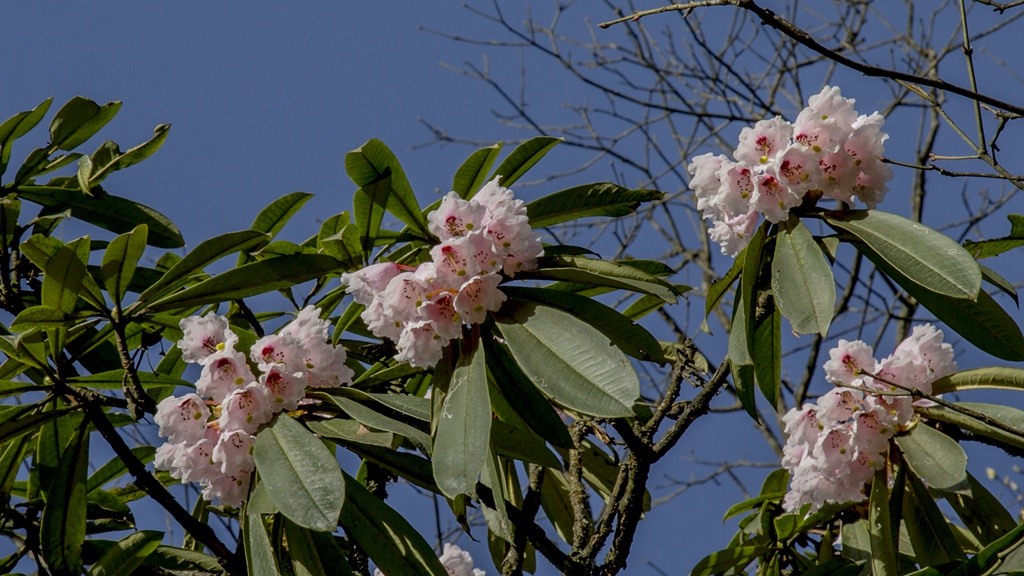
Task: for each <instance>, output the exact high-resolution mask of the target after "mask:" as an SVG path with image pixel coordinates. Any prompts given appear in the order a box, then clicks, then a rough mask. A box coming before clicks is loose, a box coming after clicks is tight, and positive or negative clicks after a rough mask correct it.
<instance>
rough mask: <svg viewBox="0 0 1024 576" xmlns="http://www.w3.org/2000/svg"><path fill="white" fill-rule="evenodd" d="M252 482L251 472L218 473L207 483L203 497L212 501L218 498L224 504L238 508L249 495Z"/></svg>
mask: <svg viewBox="0 0 1024 576" xmlns="http://www.w3.org/2000/svg"><path fill="white" fill-rule="evenodd" d="M250 482H252V473H251V472H241V473H238V474H230V475H229V474H221V475H218V476H216V477H214V478H212V479H211V480H210V482H209V483H208V484H205V487H204V488H203V498H206V499H207V500H210V501H212V500H213V499H214V498H216V499H218V500H220V503H221V504H223V505H224V506H233V507H235V508H237V507H239V506H241V505H242V502H244V501H245V499H246V497H248V495H249V483H250Z"/></svg>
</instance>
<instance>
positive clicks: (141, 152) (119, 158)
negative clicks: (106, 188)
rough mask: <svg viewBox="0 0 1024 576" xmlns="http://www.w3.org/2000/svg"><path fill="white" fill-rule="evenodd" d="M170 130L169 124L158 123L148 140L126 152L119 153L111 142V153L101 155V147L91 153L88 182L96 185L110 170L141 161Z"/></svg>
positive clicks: (153, 150) (162, 141) (150, 153)
mask: <svg viewBox="0 0 1024 576" xmlns="http://www.w3.org/2000/svg"><path fill="white" fill-rule="evenodd" d="M170 130H171V125H170V124H160V125H158V126H157V127H156V128H154V129H153V137H152V138H150V139H149V140H148V141H146V142H143V143H142V144H139V145H138V146H135V147H134V148H130V149H129V150H128V151H127V152H124V153H121V151H120V149H118V147H117V144H114V143H113V142H109V144H112V145H113V146H112V150H111V151H112V152H113V153H112V154H108V155H104V156H102V157H101V151H103V150H104V148H103V147H101V148H100V149H99V150H97V151H96V152H95V153H93V155H92V165H93V169H92V174H91V176H90V177H89V184H90V185H96V184H99V183H100V182H102V181H103V179H104V178H106V177H107V176H109V175H110V174H111V173H112V172H114V171H117V170H123V169H124V168H127V167H129V166H134V165H135V164H138V163H139V162H142V161H143V160H145V159H146V158H149V157H150V156H152V155H153V153H154V152H156V151H157V150H159V149H160V147H161V146H163V144H164V140H166V139H167V134H168V133H169V132H170Z"/></svg>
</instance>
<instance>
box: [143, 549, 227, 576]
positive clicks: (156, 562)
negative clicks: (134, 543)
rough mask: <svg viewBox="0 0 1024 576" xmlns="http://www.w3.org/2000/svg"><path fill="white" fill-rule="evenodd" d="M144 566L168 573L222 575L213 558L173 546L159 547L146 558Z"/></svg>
mask: <svg viewBox="0 0 1024 576" xmlns="http://www.w3.org/2000/svg"><path fill="white" fill-rule="evenodd" d="M145 565H146V566H153V567H156V568H163V569H165V570H168V571H174V570H180V571H186V570H195V571H202V572H201V573H203V574H224V569H223V568H222V567H221V565H220V563H219V562H218V561H217V559H216V558H215V557H213V556H210V555H208V554H203V553H201V552H196V551H194V550H185V549H182V548H175V547H174V546H159V547H157V549H156V550H155V551H154V552H153V553H152V554H150V555H149V556H148V557H147V558H146V562H145Z"/></svg>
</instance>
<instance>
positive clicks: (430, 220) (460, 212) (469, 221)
mask: <svg viewBox="0 0 1024 576" xmlns="http://www.w3.org/2000/svg"><path fill="white" fill-rule="evenodd" d="M488 185H489V184H488ZM482 191H483V190H481V192H482ZM479 195H480V194H479V193H478V194H477V196H479ZM474 200H476V201H475V202H474V201H469V200H463V199H462V198H460V197H459V195H458V194H457V193H456V192H454V191H452V192H449V193H448V194H446V195H445V197H444V198H443V199H442V200H441V205H440V206H438V207H437V210H434V211H433V212H431V213H430V214H427V228H428V229H429V230H430V231H431V232H432V233H433V234H434V235H435V236H437V237H438V238H440V239H441V240H449V239H452V238H458V237H460V236H465V235H466V234H469V233H470V232H475V231H477V230H479V229H480V227H481V224H482V223H483V219H484V214H485V213H486V211H487V208H486V207H485V206H484V205H483V204H481V203H480V201H479V200H478V199H476V198H474Z"/></svg>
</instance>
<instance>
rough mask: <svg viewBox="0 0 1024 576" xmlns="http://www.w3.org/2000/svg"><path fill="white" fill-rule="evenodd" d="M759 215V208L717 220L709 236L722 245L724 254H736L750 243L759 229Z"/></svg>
mask: <svg viewBox="0 0 1024 576" xmlns="http://www.w3.org/2000/svg"><path fill="white" fill-rule="evenodd" d="M759 216H760V213H759V212H758V211H757V210H751V211H750V212H747V213H746V214H744V215H742V216H737V217H735V218H730V219H729V220H719V221H716V222H715V223H714V224H715V226H714V228H712V229H711V230H709V231H708V236H710V237H711V240H712V241H713V242H716V243H718V244H719V245H721V247H722V254H725V255H727V256H735V255H737V254H739V253H740V252H741V251H742V250H743V249H744V248H746V247H747V244H749V243H750V237H751V236H753V235H754V231H755V230H757V220H758V217H759Z"/></svg>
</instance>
